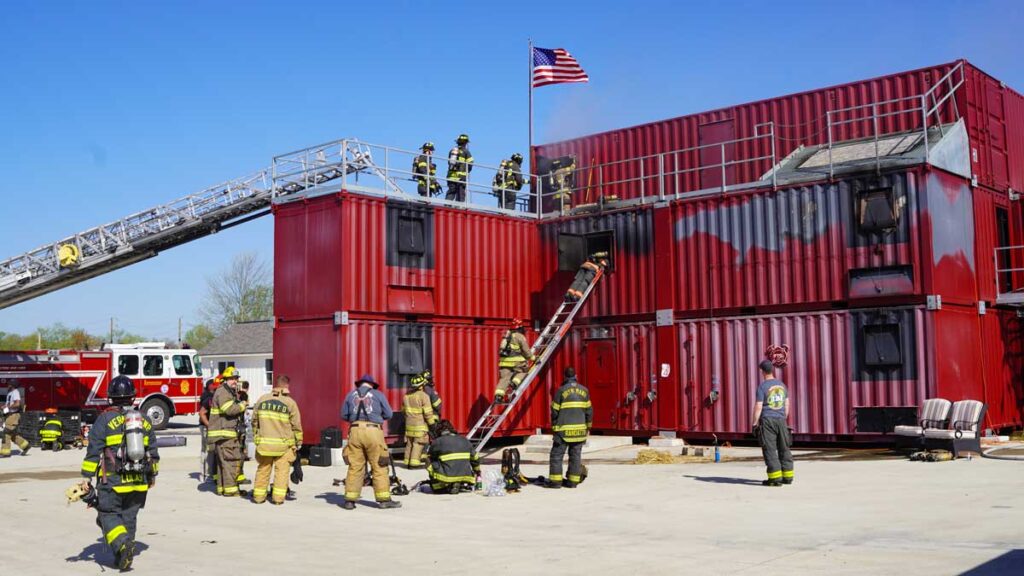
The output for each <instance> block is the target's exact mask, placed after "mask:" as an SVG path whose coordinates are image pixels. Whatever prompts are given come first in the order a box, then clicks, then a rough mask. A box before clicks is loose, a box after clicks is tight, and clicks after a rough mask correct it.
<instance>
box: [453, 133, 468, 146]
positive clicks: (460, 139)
mask: <svg viewBox="0 0 1024 576" xmlns="http://www.w3.org/2000/svg"><path fill="white" fill-rule="evenodd" d="M455 143H456V144H469V134H459V137H458V138H456V139H455Z"/></svg>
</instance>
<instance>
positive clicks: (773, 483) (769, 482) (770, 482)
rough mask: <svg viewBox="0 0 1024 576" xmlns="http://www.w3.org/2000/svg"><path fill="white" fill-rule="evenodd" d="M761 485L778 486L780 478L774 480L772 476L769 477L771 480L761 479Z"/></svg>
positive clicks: (780, 482) (780, 483) (780, 484)
mask: <svg viewBox="0 0 1024 576" xmlns="http://www.w3.org/2000/svg"><path fill="white" fill-rule="evenodd" d="M761 485H762V486H771V487H779V486H782V480H776V479H774V478H773V479H771V480H762V481H761Z"/></svg>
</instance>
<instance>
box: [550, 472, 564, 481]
mask: <svg viewBox="0 0 1024 576" xmlns="http://www.w3.org/2000/svg"><path fill="white" fill-rule="evenodd" d="M548 480H551V481H552V482H561V481H562V475H561V474H552V475H551V476H548Z"/></svg>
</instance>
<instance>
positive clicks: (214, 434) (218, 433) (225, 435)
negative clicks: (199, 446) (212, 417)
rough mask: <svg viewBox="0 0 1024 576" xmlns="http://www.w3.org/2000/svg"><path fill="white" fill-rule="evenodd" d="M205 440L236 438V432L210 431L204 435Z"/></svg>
mask: <svg viewBox="0 0 1024 576" xmlns="http://www.w3.org/2000/svg"><path fill="white" fill-rule="evenodd" d="M206 437H207V438H237V437H238V432H237V431H235V430H210V431H208V432H207V433H206Z"/></svg>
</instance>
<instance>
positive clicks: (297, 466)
mask: <svg viewBox="0 0 1024 576" xmlns="http://www.w3.org/2000/svg"><path fill="white" fill-rule="evenodd" d="M289 478H291V481H292V482H294V483H296V484H301V483H302V461H301V459H300V458H296V459H295V462H293V463H292V474H291V476H289Z"/></svg>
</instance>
